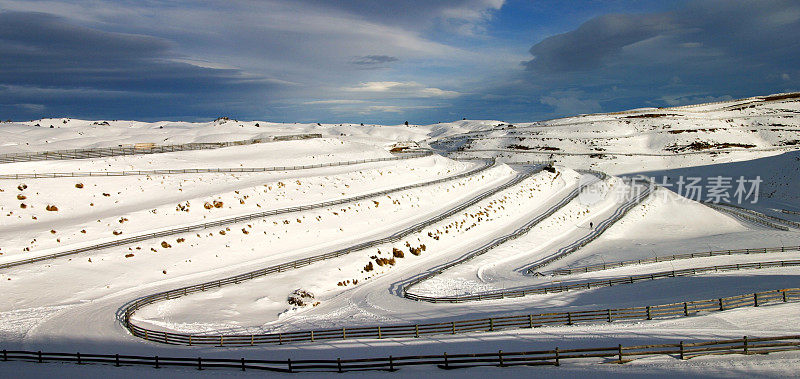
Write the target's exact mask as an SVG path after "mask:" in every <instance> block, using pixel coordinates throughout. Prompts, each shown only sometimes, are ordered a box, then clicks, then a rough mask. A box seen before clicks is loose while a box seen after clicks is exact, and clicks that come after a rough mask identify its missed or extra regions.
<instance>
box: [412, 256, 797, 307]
mask: <svg viewBox="0 0 800 379" xmlns="http://www.w3.org/2000/svg"><path fill="white" fill-rule="evenodd" d="M796 266H800V259H792V260H782V261H770V262H752V263H735V264H728V265H717V266H706V267H694V268H687V269H682V270H671V271H661V272H654V273H651V274H641V275H631V276H622V277H616V278H611V279H602V280H592V281H584V282H577V283H572V284H558V285H551V286H545V287H540V286H527V287H518V288H511V289H503V290H497V291H487V292H481V293H477V294H474V295H463V296H423V295H416V294H412V293H406V294H404V296H405V297H406V298H408V299H412V300H416V301H425V302H429V303H464V302H468V301H486V300H498V299H506V298H516V297H523V296H528V295H544V294H548V293H560V292H567V291H582V290H588V289H592V288H600V287H612V286H616V285H621V284H634V283H636V282H641V281H650V280H656V279H664V278H677V277H681V276H692V275H698V274H705V273H709V272H721V271H734V270H760V269H766V268H776V267H796Z"/></svg>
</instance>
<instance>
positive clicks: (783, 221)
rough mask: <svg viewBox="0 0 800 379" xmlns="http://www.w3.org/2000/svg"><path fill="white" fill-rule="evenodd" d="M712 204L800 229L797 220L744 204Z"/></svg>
mask: <svg viewBox="0 0 800 379" xmlns="http://www.w3.org/2000/svg"><path fill="white" fill-rule="evenodd" d="M710 204H714V205H715V206H716V208H720V207H722V208H729V209H730V210H731V211H735V212H738V213H744V214H747V215H751V216H754V217H756V218H762V219H764V220H766V221H769V222H777V223H779V224H784V225H788V226H790V227H792V228H798V229H800V222H795V221H790V220H786V219H782V218H780V217H775V216H770V215H768V214H764V213H761V212H758V211H754V210H752V209H749V208H745V207H742V206H739V205H736V204H731V203H710Z"/></svg>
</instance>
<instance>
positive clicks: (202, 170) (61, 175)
mask: <svg viewBox="0 0 800 379" xmlns="http://www.w3.org/2000/svg"><path fill="white" fill-rule="evenodd" d="M429 155H433V152H430V151H427V152H420V153H404V154H402V155H397V156H393V157H386V158H371V159H359V160H352V161H342V162H330V163H318V164H311V165H299V166H276V167H233V168H186V169H175V170H169V169H168V170H128V171H84V172H80V171H78V172H45V173H29V174H0V179H42V178H70V177H89V176H101V177H103V176H135V175H175V174H209V173H249V172H268V171H294V170H307V169H312V168H322V167H334V166H350V165H356V164H362V163H373V162H384V161H396V160H401V159H411V158H419V157H426V156H429Z"/></svg>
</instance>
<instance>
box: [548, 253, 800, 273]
mask: <svg viewBox="0 0 800 379" xmlns="http://www.w3.org/2000/svg"><path fill="white" fill-rule="evenodd" d="M791 251H800V246H781V247H762V248H756V249H732V250H713V251H705V252H699V253H686V254H675V255H667V256H660V257H652V258H642V259H630V260H626V261H618V262H608V263H599V264H595V265H589V266H580V267H568V268H562V269H558V270H553V271H550V272H547V273H544V274H545V275H553V276H556V275H572V274H581V273H586V272H593V271H603V270H610V269H612V268H618V267H624V266H632V265H642V264H649V263H658V262H669V261H676V260H680V259H693V258H704V257H716V256H722V255H740V254H767V253H784V252H791Z"/></svg>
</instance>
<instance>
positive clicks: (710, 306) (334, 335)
mask: <svg viewBox="0 0 800 379" xmlns="http://www.w3.org/2000/svg"><path fill="white" fill-rule="evenodd" d="M798 301H800V288H787V289H778V290H772V291H764V292H756V293H748V294H741V295H735V296H729V297H722V298H716V299H704V300H693V301H686V302H678V303H669V304H659V305H648V306H639V307H629V308H616V309H595V310H582V311H573V312H549V313H539V314H527V315H514V316H504V317H493V318H482V319H468V320H454V321H449V322H434V323H417V324H405V325H375V326H359V327H349V328H348V327H341V328H331V329H320V330H304V331H296V332H287V333H267V334H218V335H211V334H187V333H173V332H167V331H163V330H154V329H148V328H143V327H140V326H138V325H134V324H133V323H132V322H129V323H128V325H127V326H128V328H129V330H130V332H131V334H133V335H134V336H136V337H139V338H142V339H145V340H148V341H152V342H158V343H166V344H177V345H189V346H194V345H214V346H252V345H260V344H279V345H282V344H289V343H305V342H312V343H313V342H324V341H330V340H347V339H362V338H367V339H386V338H419V337H420V336H425V335H445V334H460V333H474V332H496V331H503V330H513V329H528V328H536V327H542V326H558V325H574V324H576V323H607V322H614V321H624V320H653V319H659V318H672V317H686V316H695V315H701V314H705V313H707V312H718V311H725V310H730V309H736V308H743V307H759V306H764V305H768V304H779V303H789V302H798Z"/></svg>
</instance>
